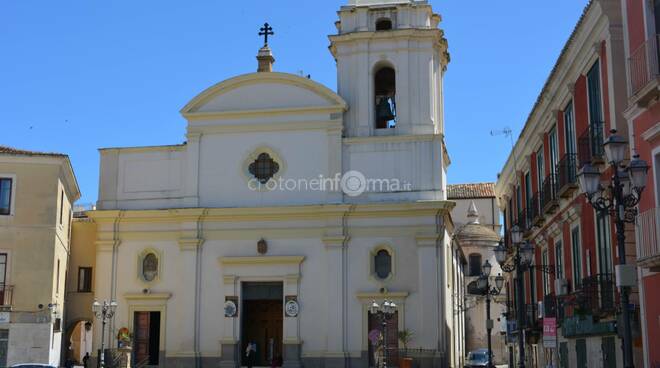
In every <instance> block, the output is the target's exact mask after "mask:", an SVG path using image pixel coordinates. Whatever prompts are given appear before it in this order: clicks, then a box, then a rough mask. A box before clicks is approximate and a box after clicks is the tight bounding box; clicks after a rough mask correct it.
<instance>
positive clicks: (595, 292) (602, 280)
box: [575, 273, 616, 317]
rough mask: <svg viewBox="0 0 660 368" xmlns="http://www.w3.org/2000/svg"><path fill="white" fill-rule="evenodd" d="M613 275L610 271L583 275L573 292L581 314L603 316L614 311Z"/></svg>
mask: <svg viewBox="0 0 660 368" xmlns="http://www.w3.org/2000/svg"><path fill="white" fill-rule="evenodd" d="M615 290H616V287H615V284H614V277H613V275H612V274H611V273H605V274H598V275H594V276H589V277H585V278H583V279H582V284H581V285H580V287H579V289H578V290H577V291H576V292H575V294H576V302H577V310H579V311H580V312H582V313H583V314H591V315H593V316H595V317H596V316H597V317H605V316H608V315H612V314H614V313H615V312H616V303H615V301H616V300H615V294H614V291H615Z"/></svg>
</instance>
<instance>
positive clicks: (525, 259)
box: [495, 225, 534, 368]
mask: <svg viewBox="0 0 660 368" xmlns="http://www.w3.org/2000/svg"><path fill="white" fill-rule="evenodd" d="M510 233H511V241H512V243H513V245H512V246H511V248H512V249H511V251H512V252H515V253H514V255H513V259H512V260H513V262H512V263H509V262H507V260H508V254H509V251H510V249H508V247H507V246H505V245H504V244H503V243H502V242H500V244H499V245H498V246H497V247H495V259H497V263H499V264H500V266H501V267H502V270H504V272H513V271H516V283H517V285H516V288H515V290H516V291H517V294H516V311H517V314H518V315H517V316H516V317H517V320H518V322H517V324H518V367H520V368H525V342H524V339H523V325H524V324H525V313H524V311H523V309H525V301H524V300H523V290H524V288H525V281H524V279H523V273H524V272H525V270H527V268H528V267H529V265H530V264H531V263H532V258H533V257H534V247H533V246H532V245H531V244H529V243H523V233H522V230H520V228H519V227H518V225H514V226H513V227H512V228H511V232H510Z"/></svg>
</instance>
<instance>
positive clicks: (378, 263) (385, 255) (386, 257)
mask: <svg viewBox="0 0 660 368" xmlns="http://www.w3.org/2000/svg"><path fill="white" fill-rule="evenodd" d="M374 271H375V272H376V276H378V278H379V279H386V278H388V277H389V276H390V274H391V273H392V255H391V254H390V252H388V251H387V250H385V249H381V250H379V251H378V252H376V255H375V256H374Z"/></svg>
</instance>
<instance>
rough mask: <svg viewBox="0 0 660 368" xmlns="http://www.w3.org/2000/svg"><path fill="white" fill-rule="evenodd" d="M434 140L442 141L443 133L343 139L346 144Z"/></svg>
mask: <svg viewBox="0 0 660 368" xmlns="http://www.w3.org/2000/svg"><path fill="white" fill-rule="evenodd" d="M432 141H442V134H421V135H389V136H387V135H386V136H369V137H348V138H344V139H343V140H342V142H343V143H344V144H349V145H350V144H363V143H398V142H432Z"/></svg>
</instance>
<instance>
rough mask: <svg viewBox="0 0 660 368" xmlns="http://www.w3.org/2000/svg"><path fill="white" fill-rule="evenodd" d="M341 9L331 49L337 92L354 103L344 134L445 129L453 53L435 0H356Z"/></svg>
mask: <svg viewBox="0 0 660 368" xmlns="http://www.w3.org/2000/svg"><path fill="white" fill-rule="evenodd" d="M338 14H339V20H338V21H337V22H336V23H335V24H336V26H337V34H336V35H332V36H330V51H331V52H332V55H333V56H334V58H335V60H336V62H337V85H338V93H339V95H340V96H342V97H343V98H344V100H346V102H348V105H349V110H348V111H347V112H346V113H345V116H344V125H345V130H344V134H345V136H347V137H365V136H382V135H420V134H444V126H443V125H444V122H443V92H442V90H443V83H442V79H443V75H444V72H445V70H446V67H447V63H448V62H449V54H448V52H447V40H446V39H445V38H444V33H443V31H442V30H441V29H439V28H438V24H439V23H440V20H441V18H440V16H439V15H438V14H435V13H433V10H432V9H431V5H430V4H428V2H427V1H416V0H350V1H349V4H348V5H345V6H342V7H341V9H340V10H339V12H338Z"/></svg>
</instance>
